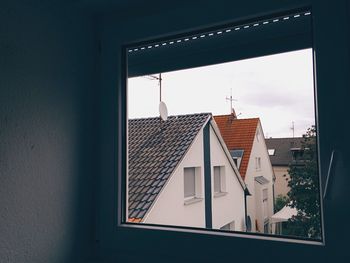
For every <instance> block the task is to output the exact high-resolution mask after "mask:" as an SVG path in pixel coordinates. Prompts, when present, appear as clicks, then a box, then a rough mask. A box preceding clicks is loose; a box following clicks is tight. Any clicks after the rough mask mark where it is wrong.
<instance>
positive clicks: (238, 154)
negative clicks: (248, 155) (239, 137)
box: [230, 149, 244, 169]
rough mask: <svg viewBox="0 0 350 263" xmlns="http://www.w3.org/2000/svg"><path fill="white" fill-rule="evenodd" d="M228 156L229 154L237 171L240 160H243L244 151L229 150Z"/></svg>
mask: <svg viewBox="0 0 350 263" xmlns="http://www.w3.org/2000/svg"><path fill="white" fill-rule="evenodd" d="M230 154H231V156H232V159H233V161H234V163H235V165H236V166H237V168H238V169H239V168H240V165H241V161H242V158H243V154H244V150H242V149H239V150H231V151H230Z"/></svg>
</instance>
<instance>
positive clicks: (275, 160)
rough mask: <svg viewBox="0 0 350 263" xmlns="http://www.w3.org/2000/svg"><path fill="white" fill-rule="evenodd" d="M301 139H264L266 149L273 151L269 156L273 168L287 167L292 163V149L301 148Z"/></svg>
mask: <svg viewBox="0 0 350 263" xmlns="http://www.w3.org/2000/svg"><path fill="white" fill-rule="evenodd" d="M302 141H303V137H294V138H269V139H265V142H266V146H267V149H275V153H274V155H270V160H271V164H272V165H273V166H288V165H289V164H290V163H292V161H293V155H292V149H298V148H301V147H302V144H301V142H302Z"/></svg>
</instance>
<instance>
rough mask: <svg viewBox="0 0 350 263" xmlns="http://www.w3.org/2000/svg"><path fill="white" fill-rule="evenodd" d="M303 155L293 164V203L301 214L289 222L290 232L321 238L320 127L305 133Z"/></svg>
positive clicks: (291, 181) (291, 175)
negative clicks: (318, 132)
mask: <svg viewBox="0 0 350 263" xmlns="http://www.w3.org/2000/svg"><path fill="white" fill-rule="evenodd" d="M302 149H304V151H303V154H302V156H301V157H300V158H299V160H297V161H296V162H293V163H292V164H291V165H290V166H289V170H288V173H289V175H290V180H289V182H288V186H289V187H290V191H289V192H288V197H289V200H290V203H289V206H291V207H295V208H297V210H298V214H297V215H296V216H293V217H292V218H291V219H290V220H289V221H288V226H289V227H288V230H289V234H290V235H294V236H301V237H309V238H317V239H319V238H320V237H321V223H320V194H319V177H318V165H317V151H316V150H317V149H316V129H315V127H314V126H313V127H311V128H309V129H308V130H307V132H306V134H305V135H303V142H302Z"/></svg>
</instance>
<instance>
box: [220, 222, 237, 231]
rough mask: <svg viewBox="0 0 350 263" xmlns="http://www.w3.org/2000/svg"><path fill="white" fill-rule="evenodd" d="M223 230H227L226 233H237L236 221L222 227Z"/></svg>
mask: <svg viewBox="0 0 350 263" xmlns="http://www.w3.org/2000/svg"><path fill="white" fill-rule="evenodd" d="M220 229H221V230H226V231H235V221H232V222H230V223H228V224H226V225H224V226H222V227H220Z"/></svg>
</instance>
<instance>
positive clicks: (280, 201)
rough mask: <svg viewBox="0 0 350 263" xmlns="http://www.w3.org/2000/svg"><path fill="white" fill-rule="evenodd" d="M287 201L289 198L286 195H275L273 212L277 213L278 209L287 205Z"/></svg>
mask: <svg viewBox="0 0 350 263" xmlns="http://www.w3.org/2000/svg"><path fill="white" fill-rule="evenodd" d="M288 203H289V198H288V196H284V195H278V196H277V197H276V201H275V207H274V208H275V213H277V212H278V211H280V210H281V209H282V208H283V207H284V206H285V205H287V204H288Z"/></svg>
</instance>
